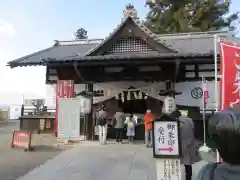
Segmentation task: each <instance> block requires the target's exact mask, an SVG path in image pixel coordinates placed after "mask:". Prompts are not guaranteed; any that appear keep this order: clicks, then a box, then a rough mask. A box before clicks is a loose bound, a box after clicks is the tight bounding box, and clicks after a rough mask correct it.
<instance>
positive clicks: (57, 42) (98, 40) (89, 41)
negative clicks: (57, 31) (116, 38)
mask: <svg viewBox="0 0 240 180" xmlns="http://www.w3.org/2000/svg"><path fill="white" fill-rule="evenodd" d="M102 41H103V39H101V38H92V39H76V40H63V41H60V40H55V43H54V45H60V46H61V45H63V46H65V45H78V44H98V43H101V42H102Z"/></svg>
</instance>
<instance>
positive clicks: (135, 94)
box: [133, 92, 138, 100]
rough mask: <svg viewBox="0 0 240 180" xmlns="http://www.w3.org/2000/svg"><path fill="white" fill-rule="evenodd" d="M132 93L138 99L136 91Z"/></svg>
mask: <svg viewBox="0 0 240 180" xmlns="http://www.w3.org/2000/svg"><path fill="white" fill-rule="evenodd" d="M133 94H134V98H135V99H136V100H137V99H138V94H137V92H134V93H133Z"/></svg>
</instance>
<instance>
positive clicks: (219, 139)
mask: <svg viewBox="0 0 240 180" xmlns="http://www.w3.org/2000/svg"><path fill="white" fill-rule="evenodd" d="M208 133H209V136H210V140H212V141H213V142H214V143H215V144H216V147H217V150H218V152H219V154H220V156H221V158H222V159H223V162H222V163H221V164H217V163H209V164H207V165H206V166H204V167H203V168H202V169H201V171H200V172H199V174H198V177H197V180H240V143H239V142H240V107H235V108H229V109H226V110H224V111H222V112H218V113H216V114H215V115H213V116H212V117H211V118H210V120H209V125H208Z"/></svg>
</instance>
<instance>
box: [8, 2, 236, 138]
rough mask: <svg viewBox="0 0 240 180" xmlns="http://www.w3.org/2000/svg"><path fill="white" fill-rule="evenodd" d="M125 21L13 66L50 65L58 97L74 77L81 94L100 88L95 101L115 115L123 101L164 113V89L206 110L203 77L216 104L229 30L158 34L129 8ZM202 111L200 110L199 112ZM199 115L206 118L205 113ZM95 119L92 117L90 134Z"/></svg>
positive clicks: (133, 109)
mask: <svg viewBox="0 0 240 180" xmlns="http://www.w3.org/2000/svg"><path fill="white" fill-rule="evenodd" d="M119 21H120V24H119V25H118V26H117V27H116V28H115V29H114V30H112V32H111V33H110V34H109V35H108V36H107V37H106V38H105V39H83V40H71V41H55V43H54V45H53V46H52V47H48V48H46V49H44V50H41V51H38V52H35V53H32V54H29V55H27V56H24V57H21V58H19V59H16V60H13V61H10V62H9V63H8V65H9V66H10V67H11V68H15V67H23V66H45V67H46V85H47V86H48V89H49V97H50V98H53V97H54V96H56V94H55V92H56V90H54V89H55V88H56V82H57V80H74V83H75V93H76V94H78V93H81V92H83V91H94V94H95V96H94V97H93V102H94V104H96V106H97V104H98V103H105V104H107V108H108V109H109V113H110V114H111V115H113V114H114V113H115V111H116V108H117V107H118V106H119V105H121V106H122V107H123V109H124V110H125V112H126V113H136V114H139V117H140V116H142V115H143V114H144V112H145V111H146V109H152V111H153V112H155V113H156V114H158V113H160V112H161V101H162V100H163V98H164V97H163V96H161V93H160V92H161V91H164V90H166V89H169V88H174V89H175V90H176V91H179V92H181V94H180V95H178V96H176V102H177V105H178V106H179V107H181V108H183V109H187V110H189V113H191V108H193V109H194V108H195V109H196V108H197V109H201V106H202V100H201V99H202V94H203V90H202V87H201V86H202V85H201V78H202V77H204V78H205V79H206V80H207V81H208V87H209V90H210V92H209V96H210V99H209V104H208V107H207V109H208V110H213V109H215V102H216V99H215V96H214V35H215V34H218V35H219V36H220V37H221V38H224V39H231V38H233V37H232V34H231V33H229V32H224V31H219V32H218V31H212V32H199V33H198V32H194V33H179V34H154V33H152V32H151V31H150V30H149V29H148V28H147V27H145V26H144V25H143V24H142V23H141V21H140V20H139V19H138V17H137V12H136V9H135V8H134V6H133V5H129V6H127V7H126V9H125V10H124V13H123V17H122V18H121V19H119ZM198 113H199V112H198ZM195 114H196V113H195V111H194V113H192V115H190V116H192V117H193V118H194V117H195V119H196V120H198V119H199V120H200V116H199V114H198V115H197V116H195ZM94 124H95V122H94V120H92V118H91V117H89V120H88V121H87V127H88V128H87V133H88V136H89V139H91V136H92V134H93V132H92V131H93V129H94V128H93V126H94Z"/></svg>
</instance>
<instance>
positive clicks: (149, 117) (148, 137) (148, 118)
mask: <svg viewBox="0 0 240 180" xmlns="http://www.w3.org/2000/svg"><path fill="white" fill-rule="evenodd" d="M154 118H155V117H154V116H153V114H152V112H151V110H149V109H148V110H147V112H146V114H145V116H144V126H145V145H146V147H152V121H154Z"/></svg>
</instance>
